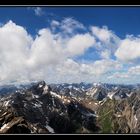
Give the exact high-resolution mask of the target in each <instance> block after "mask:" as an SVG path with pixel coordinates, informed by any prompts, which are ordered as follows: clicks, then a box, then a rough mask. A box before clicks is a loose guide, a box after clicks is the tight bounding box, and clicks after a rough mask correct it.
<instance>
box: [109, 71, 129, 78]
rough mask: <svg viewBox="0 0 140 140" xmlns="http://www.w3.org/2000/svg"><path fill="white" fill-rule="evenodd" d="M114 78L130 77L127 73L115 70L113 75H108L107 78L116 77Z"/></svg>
mask: <svg viewBox="0 0 140 140" xmlns="http://www.w3.org/2000/svg"><path fill="white" fill-rule="evenodd" d="M116 78H119V79H120V78H121V79H126V78H130V77H129V75H128V73H124V72H115V73H114V74H113V75H110V76H108V79H116Z"/></svg>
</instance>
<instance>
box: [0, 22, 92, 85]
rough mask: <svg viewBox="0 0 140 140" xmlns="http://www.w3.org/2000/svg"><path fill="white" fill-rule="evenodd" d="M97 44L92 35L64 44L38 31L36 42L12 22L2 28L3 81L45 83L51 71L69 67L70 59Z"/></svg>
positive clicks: (0, 77)
mask: <svg viewBox="0 0 140 140" xmlns="http://www.w3.org/2000/svg"><path fill="white" fill-rule="evenodd" d="M94 43H95V39H94V37H92V36H91V35H90V34H89V33H86V34H77V35H73V36H72V37H71V38H67V39H66V40H65V39H63V38H62V37H56V35H55V34H53V33H52V32H51V30H50V29H48V28H44V29H41V30H39V31H38V34H37V35H36V38H35V39H33V38H32V36H31V35H30V34H28V33H27V31H26V29H25V28H24V27H22V26H19V25H16V24H15V23H14V22H12V21H9V22H8V23H6V24H5V25H3V26H1V27H0V44H1V45H0V81H1V82H3V83H4V82H9V81H32V80H41V79H42V80H43V79H45V78H46V77H47V76H48V75H47V73H48V71H50V72H51V71H52V69H54V70H53V71H55V69H56V67H57V65H59V64H60V63H62V62H63V63H69V62H67V59H68V58H72V57H73V56H77V55H82V54H83V53H84V52H85V51H86V49H88V48H89V47H91V46H92V45H94ZM65 66H67V65H65ZM51 73H53V72H51ZM56 74H57V73H56Z"/></svg>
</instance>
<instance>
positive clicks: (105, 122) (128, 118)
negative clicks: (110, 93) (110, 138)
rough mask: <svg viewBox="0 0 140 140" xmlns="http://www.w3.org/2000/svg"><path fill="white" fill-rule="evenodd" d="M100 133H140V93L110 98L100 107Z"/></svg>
mask: <svg viewBox="0 0 140 140" xmlns="http://www.w3.org/2000/svg"><path fill="white" fill-rule="evenodd" d="M98 115H99V118H98V123H99V124H100V127H101V131H100V133H140V94H139V92H138V93H133V94H132V95H131V96H130V97H128V98H125V99H123V100H115V99H113V100H111V99H108V100H106V101H105V102H104V104H102V106H100V107H99V108H98Z"/></svg>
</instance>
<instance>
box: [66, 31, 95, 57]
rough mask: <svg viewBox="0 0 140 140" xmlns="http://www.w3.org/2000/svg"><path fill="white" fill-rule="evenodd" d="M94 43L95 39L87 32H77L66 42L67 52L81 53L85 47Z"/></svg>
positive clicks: (72, 53)
mask: <svg viewBox="0 0 140 140" xmlns="http://www.w3.org/2000/svg"><path fill="white" fill-rule="evenodd" d="M94 44H95V39H94V37H92V36H91V35H90V34H89V33H87V34H78V35H75V36H74V37H72V38H71V39H70V40H69V41H68V43H67V48H66V50H67V52H68V53H69V54H71V55H72V56H74V55H79V54H83V53H84V52H85V50H86V49H88V48H89V47H92V46H93V45H94Z"/></svg>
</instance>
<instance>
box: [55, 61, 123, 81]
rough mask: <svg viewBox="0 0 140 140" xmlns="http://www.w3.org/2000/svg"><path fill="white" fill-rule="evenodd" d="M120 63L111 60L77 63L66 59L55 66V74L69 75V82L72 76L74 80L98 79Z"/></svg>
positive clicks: (115, 68) (117, 68) (118, 67)
mask: <svg viewBox="0 0 140 140" xmlns="http://www.w3.org/2000/svg"><path fill="white" fill-rule="evenodd" d="M121 67H122V66H121V64H120V63H119V62H117V61H113V60H97V61H95V62H91V63H78V62H76V61H74V60H72V59H67V60H66V61H65V62H64V63H61V64H60V65H58V66H57V68H56V72H57V75H61V77H65V76H68V75H69V76H70V77H71V78H70V79H69V82H72V81H73V79H72V77H75V82H80V81H85V80H87V81H90V82H92V81H93V80H95V79H96V80H97V79H98V80H99V78H101V77H104V75H106V74H108V73H109V72H111V71H112V70H119V69H120V68H121Z"/></svg>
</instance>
